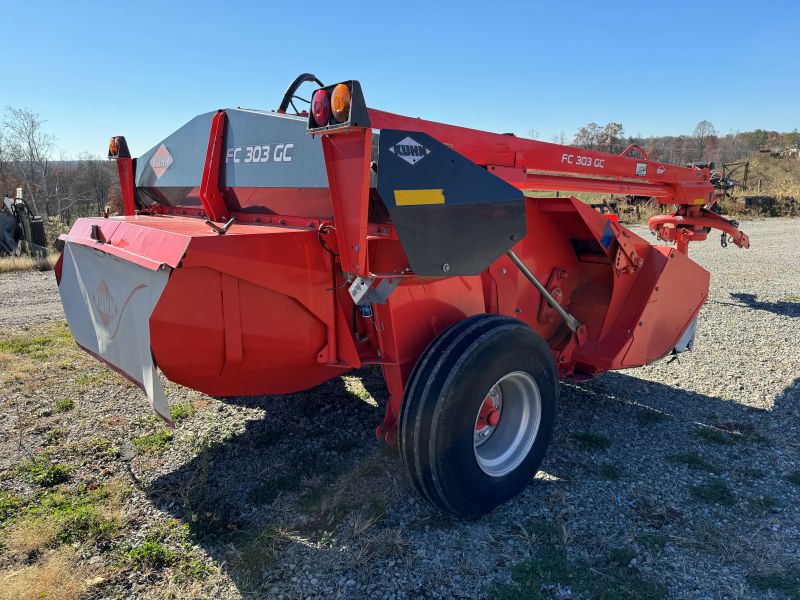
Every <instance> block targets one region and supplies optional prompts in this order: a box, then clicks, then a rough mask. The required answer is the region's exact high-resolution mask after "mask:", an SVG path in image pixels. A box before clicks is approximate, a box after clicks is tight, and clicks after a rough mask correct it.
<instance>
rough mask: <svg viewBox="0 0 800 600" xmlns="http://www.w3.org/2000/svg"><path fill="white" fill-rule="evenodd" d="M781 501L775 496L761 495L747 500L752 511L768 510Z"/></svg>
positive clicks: (762, 511) (763, 511) (778, 504)
mask: <svg viewBox="0 0 800 600" xmlns="http://www.w3.org/2000/svg"><path fill="white" fill-rule="evenodd" d="M780 503H781V501H780V500H779V499H778V498H776V497H775V496H761V498H757V499H755V500H751V501H750V502H749V507H750V511H751V512H753V513H765V512H769V511H770V510H772V509H773V508H775V507H776V506H780Z"/></svg>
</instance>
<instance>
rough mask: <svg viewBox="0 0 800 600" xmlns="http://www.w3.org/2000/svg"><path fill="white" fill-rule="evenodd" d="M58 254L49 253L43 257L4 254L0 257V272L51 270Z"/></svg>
mask: <svg viewBox="0 0 800 600" xmlns="http://www.w3.org/2000/svg"><path fill="white" fill-rule="evenodd" d="M58 256H59V255H58V254H49V255H47V256H46V257H44V258H31V257H30V256H6V257H3V258H0V273H14V272H17V271H52V270H53V267H55V265H56V262H57V261H58Z"/></svg>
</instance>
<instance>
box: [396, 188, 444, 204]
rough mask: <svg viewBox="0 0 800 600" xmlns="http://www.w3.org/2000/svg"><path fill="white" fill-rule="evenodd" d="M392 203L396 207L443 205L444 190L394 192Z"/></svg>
mask: <svg viewBox="0 0 800 600" xmlns="http://www.w3.org/2000/svg"><path fill="white" fill-rule="evenodd" d="M394 203H395V204H396V205H397V206H423V205H426V204H444V190H395V191H394Z"/></svg>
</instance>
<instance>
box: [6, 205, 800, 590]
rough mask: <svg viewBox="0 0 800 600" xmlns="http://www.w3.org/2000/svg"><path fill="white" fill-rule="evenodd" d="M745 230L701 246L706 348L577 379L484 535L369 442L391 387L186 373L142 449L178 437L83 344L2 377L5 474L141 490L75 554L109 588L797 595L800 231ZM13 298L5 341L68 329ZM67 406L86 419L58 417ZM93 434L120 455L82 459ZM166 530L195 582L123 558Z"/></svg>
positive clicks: (16, 285) (373, 376)
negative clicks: (224, 392)
mask: <svg viewBox="0 0 800 600" xmlns="http://www.w3.org/2000/svg"><path fill="white" fill-rule="evenodd" d="M743 228H744V229H745V231H746V232H747V233H748V234H749V235H750V237H751V243H752V247H751V249H749V250H740V249H738V248H735V247H733V246H731V247H729V248H727V249H723V248H721V247H720V245H719V243H718V242H717V237H716V236H712V238H711V239H710V240H709V241H708V242H706V243H703V244H693V245H692V246H691V247H690V253H691V255H692V257H693V258H694V259H695V260H697V261H698V262H699V263H700V264H701V265H703V266H704V267H705V268H707V269H708V270H710V271H711V273H712V279H711V293H710V300H709V302H708V304H707V305H706V307H705V308H704V309H703V312H702V315H701V323H700V329H699V331H698V337H697V343H696V346H695V349H694V351H693V352H691V353H687V354H685V355H682V356H681V357H680V359H679V360H675V361H672V362H667V361H662V362H660V363H657V364H654V365H651V366H648V367H644V368H640V369H634V370H629V371H625V372H616V373H608V374H605V375H602V376H600V377H598V378H596V379H594V380H592V381H589V382H586V383H582V384H565V385H563V386H562V391H561V400H560V406H559V413H558V421H557V425H556V431H555V433H554V438H553V441H552V444H551V446H550V451H549V454H548V456H547V458H546V459H545V462H544V464H543V467H542V471H541V472H540V473H539V474H538V475H537V477H536V479H535V480H534V481H532V482H531V485H530V486H529V487H528V488H527V490H526V491H525V492H524V493H523V494H521V495H520V496H519V497H518V498H516V499H514V500H513V501H511V502H509V503H507V504H506V505H504V506H502V507H500V508H499V509H497V510H495V511H494V512H493V513H491V514H490V515H488V516H486V517H485V518H483V519H481V520H479V521H477V522H464V521H458V520H455V519H451V518H449V517H445V516H442V515H441V514H439V513H437V512H436V511H435V510H433V509H431V508H430V507H429V506H428V505H427V504H425V503H424V502H423V501H421V499H420V498H419V497H418V496H417V494H416V493H414V491H413V489H412V488H411V487H410V486H409V484H408V482H407V481H406V478H405V474H404V473H403V472H402V467H401V463H400V460H399V458H398V456H397V452H396V449H395V448H390V447H385V446H384V445H382V444H378V443H377V442H375V440H374V437H373V436H372V430H373V428H374V427H375V426H376V425H377V424H378V423H379V422H380V421H381V419H382V416H383V406H384V404H385V401H386V392H385V389H384V388H383V387H382V385H381V383H380V374H379V372H378V371H375V370H372V369H365V370H362V371H360V372H358V373H355V374H353V376H348V377H345V378H341V379H337V380H335V381H331V382H328V383H326V384H324V385H322V386H319V387H318V388H315V389H314V390H311V391H310V392H306V393H303V394H293V395H287V396H272V397H266V398H258V399H241V400H238V401H235V402H233V403H222V402H219V401H217V400H215V399H212V398H208V397H206V396H203V395H201V394H197V393H194V392H190V391H188V390H185V389H183V388H179V387H178V386H175V385H172V384H169V385H168V387H167V391H168V394H169V396H170V400H171V401H172V402H173V403H181V404H180V406H183V407H188V410H187V411H186V412H187V415H185V418H182V419H181V420H180V422H179V424H178V427H177V429H176V430H175V431H174V434H172V435H171V436H166V438H167V439H166V441H165V443H164V446H163V447H161V446H159V447H157V448H156V449H155V451H153V449H152V448H150V447H149V446H148V445H147V444H145V443H144V442H140V441H134V440H141V439H143V438H147V439H150V438H149V437H148V436H157V435H159V432H160V431H163V427H162V426H161V425H160V424H159V423H158V422H157V421H155V420H153V419H151V418H150V417H151V415H150V413H149V411H148V408H147V407H146V402H145V400H144V399H143V397H142V396H141V394H140V393H139V391H138V390H137V389H135V388H133V387H132V386H130V385H128V384H126V383H125V382H124V381H123V380H121V379H120V378H118V377H116V376H110V375H107V374H106V371H104V370H103V369H102V367H100V366H98V365H97V364H96V363H95V362H94V361H92V360H90V359H88V358H84V357H83V355H82V353H79V352H78V351H75V352H74V353H73V354H70V355H69V356H70V360H71V361H72V363H71V364H72V366H68V367H62V369H66V370H62V371H58V369H56V368H55V367H54V370H55V371H56V372H55V373H48V374H47V375H45V376H43V378H42V379H41V380H39V381H37V383H36V385H30V382H28V383H26V382H25V381H24V380H22V379H20V380H18V381H16V382H12V383H11V384H9V386H8V388H7V391H6V399H5V404H4V406H5V407H7V408H3V410H4V411H5V412H6V414H5V415H4V416H3V419H2V420H0V426H2V428H3V430H4V431H5V432H6V434H5V437H0V442H1V443H2V444H0V457H2V458H0V471H3V470H4V471H5V473H6V476H5V477H4V478H2V477H0V482H2V485H3V487H4V489H6V488H7V489H11V490H14V491H15V493H18V494H20V495H22V496H25V497H31V496H32V495H35V494H36V490H35V488H34V487H32V486H31V485H29V484H27V483H25V482H24V481H22V480H21V479H19V478H17V477H15V476H13V474H14V473H15V471H14V470H13V469H14V468H15V467H14V465H15V464H16V463H17V462H18V461H19V460H21V458H23V457H24V453H23V452H22V451H21V450H20V448H22V447H23V446H24V447H25V451H26V452H35V451H44V449H47V451H48V452H49V454H48V456H49V457H50V459H51V460H60V461H62V462H65V463H67V464H70V465H72V467H73V469H74V471H73V473H74V474H73V477H72V479H71V481H70V482H69V483H67V484H64V485H65V486H67V489H74V490H77V489H79V486H80V485H81V484H84V485H86V484H88V483H89V482H97V481H104V480H110V479H115V478H116V479H120V480H123V481H125V482H127V485H129V486H130V487H131V489H132V492H131V495H130V497H129V498H128V500H127V504H126V506H125V512H126V514H127V515H128V517H129V520H128V521H126V522H127V524H126V526H125V528H124V529H122V530H121V531H120V532H119V533H118V534H117V537H116V538H114V539H113V540H112V542H111V546H110V547H111V550H108V549H106V550H86V551H85V552H83V551H82V552H83V553H82V558H81V560H85V561H87V564H89V563H88V561H94V562H93V563H91V564H92V565H93V568H98V569H100V568H106V569H107V571H106V574H105V575H104V576H103V581H102V582H101V583H98V584H97V586H96V587H94V588H91V589H90V591H89V592H88V593H89V596H90V597H96V598H104V597H117V596H124V597H141V598H155V597H165V596H169V597H192V596H199V595H203V596H206V597H211V596H214V597H224V598H239V597H248V598H251V597H264V598H286V599H289V598H364V597H370V598H371V597H376V598H484V597H492V598H538V597H540V596H539V594H543V595H544V597H557V598H579V597H584V598H585V597H599V598H638V597H654V598H655V597H675V598H697V599H706V598H715V599H716V598H785V597H789V598H800V405H799V404H798V401H800V244H798V239H800V220H782V219H771V220H763V221H751V222H747V223H745V224H744V225H743ZM639 232H640V233H642V232H641V231H639ZM0 289H2V291H3V294H2V295H3V296H4V297H5V300H0V325H2V327H3V328H4V329H7V330H10V331H12V332H13V331H17V330H19V329H20V328H22V327H23V326H27V325H28V324H30V323H32V322H33V323H37V322H38V323H41V322H43V321H46V320H48V319H60V318H61V313H60V306H59V304H58V298H57V292H56V289H55V284H54V281H53V275H52V273H27V274H12V275H2V276H0ZM9 292H10V293H9ZM37 327H46V324H45V325H42V324H40V325H37ZM87 377H89V378H90V379H89V384H88V385H87V380H86V378H87ZM65 396H69V397H71V398H74V399H75V403H76V406H75V408H74V409H73V410H71V411H70V412H66V413H63V414H59V413H53V411H52V410H48V408H50V409H51V408H52V405H53V402H54V401H55V400H58V399H59V398H63V397H65ZM12 407H15V408H14V410H15V411H16V413H12ZM15 414H16V416H14V415H15ZM53 428H58V429H61V430H63V431H64V432H65V433H64V436H63V438H61V440H60V441H59V442H58V443H57V444H55V445H54V444H53V443H52V442H48V441H47V436H48V431H52V429H53ZM20 432H21V433H20ZM98 435H101V436H102V437H103V439H105V440H108V443H109V447H111V448H112V449H113V451H114V454H113V456H112V458H108V457H107V456H106V455H103V456H102V457H98V456H94V457H93V458H91V459H86V457H85V455H84V456H83V458H81V457H80V456H77V457H76V454H75V453H74V452H72V453H70V452H68V451H67V450H66V449H67V448H71V447H74V445H75V444H79V443H80V442H81V440H85V439H88V438H90V437H92V436H98ZM20 439H22V440H23V441H22V442H21V441H20ZM148 443H149V442H148ZM70 444H72V446H70ZM1 474H2V473H0V475H1ZM69 486H72V487H69ZM165 522H169V523H179V524H181V527H185V531H186V535H185V537H183V538H180V539H179V538H178V537H177V536H176V534H173V533H170V534H168V535H167V534H165V535H164V536H162V537H160V538H158V539H159V540H161V541H160V542H159V543H163V544H165V545H167V546H168V547H170V548H174V549H176V550H174V551H175V552H177V551H178V550H177V548H186V549H187V550H186V552H189V553H190V554H191V555H192V556H195V557H197V559H198V560H199V561H201V562H202V563H203V564H204V565H205V567H204V569H203V573H202V575H197V573H198V572H199V571H191V572H192V573H195V575H191V576H190V575H186V569H185V568H184V567H182V566H181V565H183V564H184V563H183V562H180V563H179V562H175V561H173V562H169V561H167V562H165V563H164V564H160V565H159V566H154V564H151V565H150V567H148V568H132V567H127V568H126V567H119V565H120V562H119V552H128V554H127V555H126V556H130V551H129V549H131V548H137V547H139V546H140V545H141V544H142V543H143V540H150V539H154V538H152V532H153V531H154V530H156V529H157V528H158V527H160V525H159V523H165ZM115 552H116V553H117V554H115ZM13 560H15V559H11V558H8V557H6V558H2V559H0V569H1V568H10V566H9V565H14V564H17V563H14V562H13ZM103 565H105V567H103ZM182 569H183V570H182ZM0 578H2V575H0Z"/></svg>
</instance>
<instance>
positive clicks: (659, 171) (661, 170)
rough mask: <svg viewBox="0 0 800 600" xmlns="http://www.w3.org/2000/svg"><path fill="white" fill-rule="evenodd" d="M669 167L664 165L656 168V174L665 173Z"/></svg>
mask: <svg viewBox="0 0 800 600" xmlns="http://www.w3.org/2000/svg"><path fill="white" fill-rule="evenodd" d="M666 170H667V168H666V167H664V166H663V165H662V166H660V167H658V168H657V169H656V175H663V174H664V173H665V172H666Z"/></svg>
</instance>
